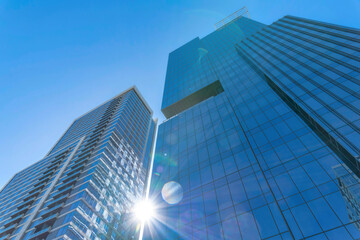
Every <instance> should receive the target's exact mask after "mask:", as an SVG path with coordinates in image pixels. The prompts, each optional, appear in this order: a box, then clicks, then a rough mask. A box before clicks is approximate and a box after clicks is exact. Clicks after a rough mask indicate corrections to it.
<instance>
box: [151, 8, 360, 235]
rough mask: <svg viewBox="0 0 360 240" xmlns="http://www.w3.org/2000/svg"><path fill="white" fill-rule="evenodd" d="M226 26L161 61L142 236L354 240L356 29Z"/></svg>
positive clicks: (358, 95) (359, 37)
mask: <svg viewBox="0 0 360 240" xmlns="http://www.w3.org/2000/svg"><path fill="white" fill-rule="evenodd" d="M229 18H230V19H229ZM229 18H228V19H227V21H226V22H227V23H226V24H222V25H221V24H220V26H218V28H217V29H216V31H214V32H212V33H210V34H209V35H207V36H205V37H203V38H198V37H197V38H195V39H193V40H191V41H190V42H188V43H186V44H185V45H183V46H181V47H180V48H178V49H176V50H175V51H173V52H171V53H170V55H169V60H168V68H167V74H166V81H165V89H164V95H163V102H162V111H163V113H164V115H165V116H166V117H167V118H168V119H167V120H166V121H165V122H163V123H162V124H161V125H159V130H158V135H157V144H156V150H155V158H154V167H153V174H152V181H151V189H150V196H152V198H154V200H153V201H155V202H156V203H157V204H158V206H157V208H158V215H157V218H156V219H155V220H154V221H153V222H152V223H151V224H149V226H148V227H147V229H146V234H145V238H146V239H201V240H204V239H245V240H252V239H269V240H270V239H271V240H280V239H311V240H319V239H360V232H359V229H360V228H359V226H360V225H359V220H360V218H359V211H360V210H359V202H360V201H359V200H360V199H359V189H360V188H359V176H360V166H359V155H360V30H358V29H353V28H348V27H343V26H338V25H334V24H329V23H324V22H319V21H313V20H308V19H303V18H299V17H293V16H285V17H283V18H281V19H280V20H278V21H276V22H274V23H273V24H271V25H265V24H262V23H259V22H257V21H255V20H251V19H249V18H247V17H244V16H240V17H239V16H238V15H234V16H230V17H229Z"/></svg>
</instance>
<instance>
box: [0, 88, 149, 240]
mask: <svg viewBox="0 0 360 240" xmlns="http://www.w3.org/2000/svg"><path fill="white" fill-rule="evenodd" d="M155 125H156V122H155V121H154V120H153V119H152V110H151V109H150V108H149V106H148V105H147V103H146V102H145V101H144V99H143V98H142V97H141V95H140V93H139V92H138V90H137V89H136V88H135V87H132V88H130V89H128V90H127V91H125V92H123V93H121V94H120V95H118V96H116V97H115V98H113V99H111V100H109V101H107V102H106V103H104V104H102V105H100V106H99V107H96V108H95V109H93V110H91V111H90V112H88V113H86V114H84V115H83V116H81V117H79V118H78V119H76V120H75V121H74V122H73V123H72V124H71V126H70V127H69V129H68V130H67V131H66V132H65V133H64V135H63V136H62V137H61V138H60V139H59V141H58V142H57V143H56V144H55V146H54V147H53V148H52V149H51V150H50V152H49V153H48V154H47V155H46V156H45V157H44V158H43V159H42V160H40V161H39V162H37V163H35V164H33V165H31V166H30V167H28V168H26V169H25V170H23V171H21V172H19V173H17V174H16V175H15V176H14V177H13V178H12V179H11V180H10V182H9V183H8V184H7V185H6V186H5V187H4V188H3V189H2V191H1V193H0V239H18V240H20V239H27V240H40V239H132V238H133V236H136V234H137V233H136V232H135V229H134V228H133V227H134V223H133V222H132V221H129V212H130V210H131V207H132V205H133V204H134V203H135V201H137V200H138V199H140V198H142V195H143V188H144V184H145V182H146V174H147V170H148V165H149V160H150V155H151V148H152V145H153V135H154V130H155Z"/></svg>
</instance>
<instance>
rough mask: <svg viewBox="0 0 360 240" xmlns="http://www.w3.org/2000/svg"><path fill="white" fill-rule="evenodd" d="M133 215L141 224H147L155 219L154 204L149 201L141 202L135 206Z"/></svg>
mask: <svg viewBox="0 0 360 240" xmlns="http://www.w3.org/2000/svg"><path fill="white" fill-rule="evenodd" d="M134 214H135V217H136V218H137V220H139V221H141V222H142V223H144V222H148V221H150V220H151V219H152V218H153V217H155V209H154V204H153V203H152V202H151V201H150V200H143V201H141V202H139V203H137V204H136V205H135V207H134Z"/></svg>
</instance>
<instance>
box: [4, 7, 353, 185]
mask: <svg viewBox="0 0 360 240" xmlns="http://www.w3.org/2000/svg"><path fill="white" fill-rule="evenodd" d="M245 5H246V6H247V7H248V9H249V12H250V16H251V18H253V19H255V20H257V21H260V22H263V23H265V24H270V23H272V22H274V21H276V20H277V19H279V18H281V17H282V16H284V15H288V14H289V15H295V16H300V17H306V18H311V19H316V20H321V21H326V22H331V23H336V24H339V25H346V26H351V27H357V28H359V25H360V0H342V1H339V0H249V1H239V0H225V1H224V0H222V1H220V0H217V1H215V0H200V1H197V0H177V1H176V0H173V1H164V0H160V1H157V0H132V1H130V0H117V1H114V0H106V1H91V0H87V1H84V0H75V1H74V0H71V1H70V0H62V1H55V0H41V1H40V0H2V1H1V2H0V83H1V85H0V120H1V121H0V133H1V134H0V153H1V155H0V187H2V186H3V185H4V184H5V183H6V182H7V181H8V180H9V179H10V178H11V177H12V175H14V174H15V173H16V172H18V171H20V170H22V169H23V168H25V167H27V166H29V165H31V164H32V163H34V162H36V161H38V160H40V159H41V158H43V157H44V155H45V154H46V153H47V151H49V150H50V148H51V147H52V146H53V145H54V143H55V142H56V140H57V139H58V138H59V137H60V136H61V134H62V133H63V132H64V131H65V130H66V128H67V127H68V126H69V125H70V124H71V122H72V121H73V120H74V119H75V118H76V117H78V116H79V115H81V114H83V113H85V112H87V111H88V110H90V109H92V108H93V107H95V106H97V105H99V104H101V103H102V102H104V101H106V100H108V99H109V98H111V97H113V96H115V95H117V94H118V93H120V92H121V91H123V90H125V89H126V88H129V87H130V86H132V85H136V86H137V87H138V88H139V90H140V91H141V92H142V94H143V95H144V97H145V99H146V100H147V101H148V103H149V104H150V106H151V107H152V108H153V110H154V112H155V117H158V118H159V119H160V122H161V121H162V120H163V119H164V117H163V116H162V114H161V112H160V105H161V97H162V91H163V85H164V79H165V72H166V65H167V57H168V54H169V52H171V51H172V50H174V49H176V48H177V47H180V46H181V45H182V44H184V43H186V42H187V41H189V40H191V39H193V38H195V37H197V36H199V37H203V36H205V35H207V34H208V33H210V32H211V31H213V30H214V24H215V23H216V22H217V21H219V20H221V19H222V18H224V17H226V16H227V15H229V14H231V13H232V12H234V11H236V10H237V9H239V8H241V7H242V6H245Z"/></svg>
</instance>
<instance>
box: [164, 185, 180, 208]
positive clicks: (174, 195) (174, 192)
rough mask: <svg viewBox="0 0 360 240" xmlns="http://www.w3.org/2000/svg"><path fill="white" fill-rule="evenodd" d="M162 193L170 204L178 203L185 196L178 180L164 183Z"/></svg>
mask: <svg viewBox="0 0 360 240" xmlns="http://www.w3.org/2000/svg"><path fill="white" fill-rule="evenodd" d="M161 195H162V197H163V199H164V201H165V202H167V203H169V204H177V203H179V202H180V201H181V200H182V198H183V189H182V187H181V185H180V184H179V183H177V182H174V181H171V182H168V183H166V184H164V186H163V188H162V190H161Z"/></svg>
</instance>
